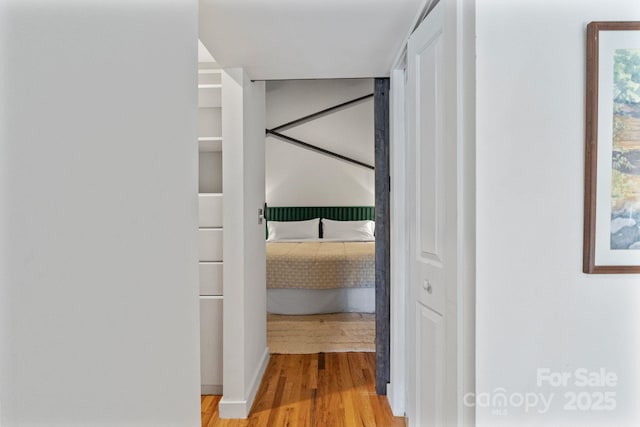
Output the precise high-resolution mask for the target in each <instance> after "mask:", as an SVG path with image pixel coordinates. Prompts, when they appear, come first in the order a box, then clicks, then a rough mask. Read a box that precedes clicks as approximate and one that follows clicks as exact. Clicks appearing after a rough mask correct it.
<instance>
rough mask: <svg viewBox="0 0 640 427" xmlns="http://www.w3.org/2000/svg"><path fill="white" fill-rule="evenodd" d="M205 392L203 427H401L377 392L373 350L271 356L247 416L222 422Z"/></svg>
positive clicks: (402, 423) (213, 400) (215, 404)
mask: <svg viewBox="0 0 640 427" xmlns="http://www.w3.org/2000/svg"><path fill="white" fill-rule="evenodd" d="M219 400H220V396H202V398H201V405H202V427H205V426H206V427H248V426H251V427H281V426H283V427H284V426H289V427H307V426H308V427H333V426H335V427H337V426H341V427H358V426H367V427H368V426H372V427H373V426H377V427H396V426H397V427H400V426H405V421H404V418H399V417H394V416H393V415H392V414H391V409H390V408H389V403H388V402H387V398H386V397H385V396H377V395H376V393H375V353H320V354H272V355H271V359H270V361H269V365H268V366H267V370H266V372H265V375H264V379H263V381H262V384H261V386H260V389H259V390H258V394H257V395H256V399H255V402H254V405H253V408H252V410H251V413H250V414H249V418H247V419H246V420H221V419H220V418H219V417H218V402H219Z"/></svg>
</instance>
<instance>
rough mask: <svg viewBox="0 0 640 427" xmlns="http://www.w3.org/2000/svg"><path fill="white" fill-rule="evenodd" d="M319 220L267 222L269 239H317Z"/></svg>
mask: <svg viewBox="0 0 640 427" xmlns="http://www.w3.org/2000/svg"><path fill="white" fill-rule="evenodd" d="M319 225H320V218H314V219H309V220H307V221H267V230H268V232H269V234H268V236H269V238H268V239H267V240H269V241H272V240H282V239H317V238H318V237H319Z"/></svg>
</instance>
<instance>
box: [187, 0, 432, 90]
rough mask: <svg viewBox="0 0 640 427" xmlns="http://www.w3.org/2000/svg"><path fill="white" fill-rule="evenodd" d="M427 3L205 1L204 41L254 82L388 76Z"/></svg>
mask: <svg viewBox="0 0 640 427" xmlns="http://www.w3.org/2000/svg"><path fill="white" fill-rule="evenodd" d="M424 3H425V0H200V40H202V42H203V43H204V45H205V46H206V47H207V49H209V51H210V52H211V53H212V54H213V56H214V57H215V58H216V61H217V62H218V63H219V64H220V65H221V66H222V67H223V68H231V67H244V68H245V70H246V71H247V73H248V74H249V77H251V78H252V79H256V80H277V79H310V78H348V77H384V76H388V75H389V71H390V69H391V65H392V62H393V60H394V59H395V57H396V56H397V54H398V53H399V51H400V49H401V48H402V45H403V43H404V41H405V39H406V37H407V35H408V33H409V31H410V29H411V27H412V25H413V23H414V21H415V19H416V17H417V15H418V14H419V13H420V11H421V10H422V7H423V5H424Z"/></svg>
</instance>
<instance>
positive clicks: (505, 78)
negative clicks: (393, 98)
mask: <svg viewBox="0 0 640 427" xmlns="http://www.w3.org/2000/svg"><path fill="white" fill-rule="evenodd" d="M476 7H477V45H476V46H477V123H478V124H477V392H478V393H492V394H494V393H495V392H496V389H497V388H504V389H505V390H506V394H507V395H508V396H511V395H512V394H513V393H544V394H545V396H548V394H549V393H554V394H555V396H554V400H553V401H552V404H551V408H550V410H549V411H548V412H547V413H544V414H540V413H536V409H532V410H530V411H529V412H528V413H525V411H524V409H523V408H522V407H520V408H517V407H513V406H511V407H507V408H506V409H507V411H508V413H507V414H505V415H497V414H495V413H492V410H493V409H500V408H495V407H494V408H491V407H488V408H487V407H485V408H478V425H479V426H499V425H504V426H514V425H544V426H551V425H562V426H589V425H616V426H625V425H629V426H631V425H638V421H640V406H638V404H637V402H638V399H639V398H640V393H639V392H638V384H639V383H640V370H639V368H638V362H637V361H638V358H639V354H638V344H639V342H640V341H639V339H640V329H639V328H638V327H637V325H638V320H640V319H639V318H638V315H637V313H638V305H639V303H640V278H639V277H638V275H585V274H583V273H582V272H581V271H582V226H583V175H584V168H583V163H584V111H585V104H584V102H585V77H584V76H585V47H586V42H585V39H586V35H585V27H586V24H587V23H589V22H590V21H596V20H597V21H606V20H640V3H638V2H637V1H635V0H611V1H606V2H602V1H596V0H591V1H582V0H556V1H553V2H551V1H545V2H540V1H539V0H524V1H519V2H513V1H510V0H491V1H482V2H477V4H476ZM537 368H550V369H551V370H552V371H558V372H569V373H571V374H572V375H573V374H574V373H575V370H576V369H578V368H586V369H589V370H598V369H600V368H606V369H607V370H611V371H615V373H616V374H617V376H618V378H619V381H618V385H617V387H615V388H604V389H602V388H577V387H574V386H572V385H570V386H569V387H567V388H563V387H559V388H548V387H538V386H537V385H536V373H537ZM574 380H575V377H572V379H571V380H570V383H569V384H573V381H574ZM581 391H582V392H587V393H590V394H591V393H593V392H601V391H615V392H616V393H617V408H616V409H615V411H566V410H564V409H563V406H564V404H565V403H567V402H568V400H567V398H566V397H565V396H564V393H565V392H581ZM516 402H517V398H516Z"/></svg>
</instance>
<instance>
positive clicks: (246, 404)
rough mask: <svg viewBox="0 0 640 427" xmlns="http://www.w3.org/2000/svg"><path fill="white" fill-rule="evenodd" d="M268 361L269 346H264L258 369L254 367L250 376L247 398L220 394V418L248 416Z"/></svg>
mask: <svg viewBox="0 0 640 427" xmlns="http://www.w3.org/2000/svg"><path fill="white" fill-rule="evenodd" d="M268 363H269V347H267V348H265V350H264V353H263V354H262V358H261V359H260V364H259V365H258V369H256V371H255V373H254V374H253V377H252V378H251V387H249V393H248V396H247V399H246V400H227V399H225V397H224V396H222V399H220V403H219V405H218V412H219V414H220V418H247V416H249V411H251V406H252V405H253V400H254V399H255V398H256V394H257V393H258V388H260V383H261V381H262V376H263V375H264V371H265V370H266V369H267V364H268Z"/></svg>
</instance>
